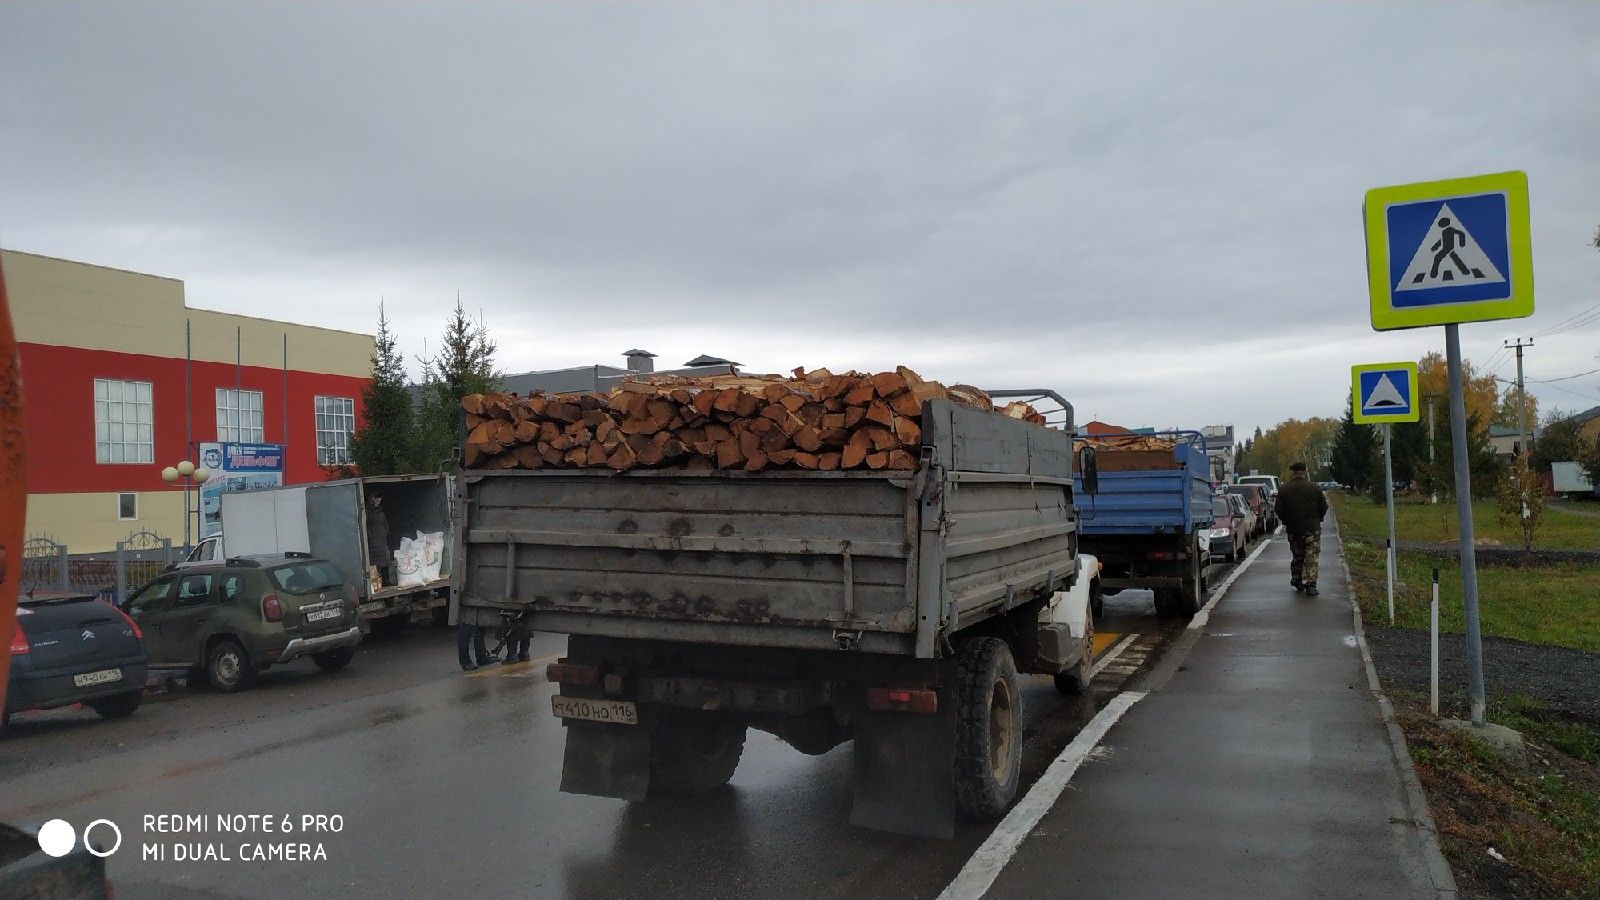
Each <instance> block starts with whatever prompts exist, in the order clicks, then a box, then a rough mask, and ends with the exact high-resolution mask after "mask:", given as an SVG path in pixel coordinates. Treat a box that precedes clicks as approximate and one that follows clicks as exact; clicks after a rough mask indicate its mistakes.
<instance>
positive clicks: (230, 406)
mask: <svg viewBox="0 0 1600 900" xmlns="http://www.w3.org/2000/svg"><path fill="white" fill-rule="evenodd" d="M217 440H219V441H221V442H223V443H225V444H230V443H231V444H259V443H261V442H262V441H263V440H265V437H264V436H263V435H262V431H261V392H260V391H236V390H233V389H232V388H217Z"/></svg>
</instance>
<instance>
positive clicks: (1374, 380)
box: [1350, 362, 1422, 625]
mask: <svg viewBox="0 0 1600 900" xmlns="http://www.w3.org/2000/svg"><path fill="white" fill-rule="evenodd" d="M1419 396H1420V395H1419V393H1418V391H1417V364H1416V363H1412V362H1396V363H1369V364H1367V365H1361V366H1351V367H1350V410H1351V413H1352V416H1353V418H1354V419H1355V421H1356V422H1358V423H1361V424H1363V425H1379V426H1381V427H1382V428H1383V500H1384V511H1385V513H1386V515H1387V518H1388V522H1389V540H1387V541H1386V542H1384V545H1383V568H1384V582H1385V584H1387V586H1388V598H1389V624H1390V625H1393V624H1394V576H1395V570H1396V568H1397V567H1398V565H1399V560H1398V558H1397V557H1396V556H1395V552H1396V551H1395V536H1394V441H1393V436H1392V433H1391V430H1392V427H1393V425H1394V423H1396V422H1418V421H1421V419H1422V409H1421V408H1420V407H1419V406H1417V398H1418V397H1419Z"/></svg>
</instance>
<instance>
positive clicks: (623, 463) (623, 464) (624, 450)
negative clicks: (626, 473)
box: [606, 443, 639, 472]
mask: <svg viewBox="0 0 1600 900" xmlns="http://www.w3.org/2000/svg"><path fill="white" fill-rule="evenodd" d="M638 459H639V458H638V457H637V456H635V455H634V452H633V448H632V447H629V446H628V445H627V444H626V443H624V444H620V445H618V446H617V449H616V452H614V453H612V454H611V458H610V459H607V460H606V465H607V466H610V467H611V468H613V469H616V470H617V471H618V472H621V471H622V470H624V469H631V468H633V464H634V463H636V462H638Z"/></svg>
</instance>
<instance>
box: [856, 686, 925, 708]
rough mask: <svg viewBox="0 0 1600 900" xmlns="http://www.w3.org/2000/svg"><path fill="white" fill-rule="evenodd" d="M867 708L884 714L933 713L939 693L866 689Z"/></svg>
mask: <svg viewBox="0 0 1600 900" xmlns="http://www.w3.org/2000/svg"><path fill="white" fill-rule="evenodd" d="M867 708H868V709H876V710H882V711H886V712H914V713H935V712H938V711H939V692H938V691H930V690H927V689H923V688H867Z"/></svg>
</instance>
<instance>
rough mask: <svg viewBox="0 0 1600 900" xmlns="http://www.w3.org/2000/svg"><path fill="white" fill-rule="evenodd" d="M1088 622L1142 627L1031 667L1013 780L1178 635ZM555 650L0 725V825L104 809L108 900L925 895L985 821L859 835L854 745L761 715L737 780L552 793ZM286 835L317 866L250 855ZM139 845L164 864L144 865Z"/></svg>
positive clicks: (396, 647)
mask: <svg viewBox="0 0 1600 900" xmlns="http://www.w3.org/2000/svg"><path fill="white" fill-rule="evenodd" d="M1225 571H1226V570H1225V569H1222V568H1219V567H1214V568H1213V570H1212V583H1213V584H1215V583H1216V582H1217V581H1219V580H1220V578H1221V576H1222V575H1223V574H1225ZM1096 628H1097V630H1098V631H1099V632H1100V633H1101V635H1102V644H1103V645H1104V646H1106V647H1110V646H1112V645H1115V644H1117V643H1119V642H1120V641H1119V640H1118V639H1117V638H1115V637H1112V636H1111V635H1112V634H1115V635H1126V634H1137V635H1139V637H1137V638H1136V639H1135V640H1134V641H1133V642H1131V643H1129V644H1128V646H1127V647H1126V649H1125V651H1124V654H1123V656H1122V657H1120V658H1119V659H1118V660H1117V661H1116V662H1115V663H1114V664H1112V665H1109V666H1107V667H1106V669H1105V671H1104V672H1102V673H1101V675H1100V676H1099V677H1098V678H1097V679H1096V689H1095V691H1094V692H1093V693H1092V695H1091V696H1089V697H1086V698H1072V699H1067V698H1062V697H1061V696H1059V695H1058V694H1057V693H1056V691H1055V688H1054V687H1053V686H1052V685H1051V683H1050V681H1049V680H1048V679H1046V678H1043V677H1039V676H1024V680H1025V687H1024V692H1023V699H1024V708H1025V710H1026V717H1025V721H1026V730H1025V735H1024V751H1023V752H1024V770H1023V784H1022V789H1023V790H1024V791H1025V790H1026V789H1027V787H1028V785H1030V784H1031V783H1032V781H1033V780H1034V779H1035V778H1037V777H1038V775H1039V774H1040V773H1041V772H1042V771H1043V769H1044V768H1045V767H1046V766H1047V765H1048V764H1049V762H1050V761H1051V759H1053V758H1054V756H1055V755H1056V754H1057V753H1059V752H1060V750H1061V748H1062V747H1063V746H1064V745H1065V744H1066V743H1067V742H1068V741H1070V740H1071V738H1072V737H1073V735H1074V734H1076V732H1077V730H1078V729H1079V728H1080V727H1081V726H1082V725H1083V723H1085V722H1086V721H1088V719H1089V718H1091V717H1092V716H1093V714H1094V712H1095V710H1096V709H1097V708H1098V707H1099V706H1100V705H1102V704H1103V703H1104V702H1105V701H1106V700H1107V699H1108V698H1109V697H1110V696H1111V695H1112V694H1114V693H1115V691H1116V690H1117V689H1118V688H1120V687H1122V686H1123V685H1124V684H1125V683H1126V682H1127V680H1128V679H1130V678H1132V677H1134V673H1135V671H1136V670H1138V669H1140V668H1143V667H1144V666H1145V665H1146V664H1148V662H1149V661H1150V660H1152V659H1153V658H1155V657H1156V656H1158V655H1159V652H1160V648H1161V647H1162V646H1163V645H1164V643H1165V641H1166V639H1167V637H1168V636H1169V635H1171V634H1173V633H1175V631H1176V630H1178V629H1177V628H1176V626H1168V627H1167V628H1166V629H1163V628H1162V627H1161V626H1160V625H1159V623H1158V622H1157V621H1156V619H1155V617H1154V613H1153V610H1152V608H1151V602H1150V595H1149V594H1148V593H1147V592H1143V591H1129V592H1125V593H1123V594H1121V595H1118V596H1117V597H1113V598H1108V599H1107V601H1106V614H1105V615H1104V616H1103V617H1102V618H1101V619H1100V620H1099V621H1097V623H1096ZM564 642H565V641H564V638H562V637H559V636H555V635H538V636H537V637H536V638H535V641H534V645H533V650H532V653H533V656H534V657H535V659H534V662H533V663H530V664H521V665H515V666H507V667H499V666H496V667H493V668H490V669H486V670H481V671H480V672H479V673H474V674H471V675H464V674H463V673H461V672H460V670H459V669H458V668H457V666H456V661H455V648H454V644H455V642H454V637H453V634H451V633H447V632H444V631H435V630H428V629H421V630H416V631H412V632H408V633H407V634H404V635H402V636H400V637H398V638H390V639H375V640H373V641H371V642H369V643H367V644H363V646H362V648H361V652H360V653H359V654H358V656H357V658H356V660H355V662H354V663H352V664H351V666H350V668H348V669H346V670H345V671H343V672H339V673H334V674H324V673H321V672H319V671H317V670H316V669H315V668H314V667H313V666H312V665H311V663H310V662H309V661H302V662H300V663H295V664H292V665H290V666H288V667H285V668H284V669H282V670H275V671H272V672H269V673H267V674H266V675H265V676H264V677H263V679H262V683H261V685H260V686H259V687H258V688H256V689H255V690H253V691H249V692H246V693H242V694H237V695H219V694H214V693H210V692H207V691H200V690H194V691H191V690H185V689H179V690H176V691H174V692H172V693H170V694H167V695H165V696H161V697H152V698H150V699H148V700H147V701H146V704H145V705H144V706H143V707H142V708H141V709H140V710H139V711H138V713H136V714H135V715H134V716H133V717H132V718H130V719H126V720H123V721H120V722H104V721H101V720H99V719H98V718H97V717H96V716H95V715H94V714H93V713H92V712H88V711H75V710H62V711H56V712H50V713H34V714H23V715H19V716H17V717H16V718H15V719H14V720H13V723H12V726H11V727H10V728H9V729H8V730H7V732H6V733H5V734H4V735H0V820H5V821H12V822H22V823H31V824H34V825H37V824H39V823H41V822H43V821H45V820H47V819H51V818H63V819H66V820H67V821H69V822H71V823H72V824H73V825H74V826H76V827H78V828H79V829H81V828H82V827H83V826H84V825H85V824H87V823H88V822H90V821H92V820H95V819H101V818H104V819H109V820H111V821H112V822H114V823H116V825H117V826H118V827H119V828H120V830H121V832H122V835H123V844H122V846H121V847H120V848H119V849H118V851H117V852H116V853H115V854H114V855H113V856H112V857H111V858H110V859H109V860H108V862H109V871H110V874H111V877H112V879H113V880H114V882H115V884H116V886H117V891H118V896H119V897H121V898H144V897H150V898H155V897H169V898H200V897H258V896H261V897H265V896H283V895H285V894H286V893H287V894H292V895H299V896H328V895H335V894H343V895H348V896H388V897H398V896H463V897H473V896H493V897H499V896H550V897H574V898H587V897H612V896H618V895H622V894H630V895H634V896H662V897H667V896H672V897H682V896H697V897H748V896H751V895H752V894H757V895H759V896H763V897H807V898H810V897H920V898H926V897H933V896H936V895H937V894H938V893H939V891H940V890H942V889H943V888H944V886H945V885H946V884H947V883H948V882H949V881H950V879H951V878H952V877H953V876H954V875H955V873H956V872H957V871H959V870H960V868H961V866H962V865H963V864H964V863H965V861H966V859H967V857H968V856H969V855H970V854H971V852H972V851H973V850H974V849H975V848H976V847H977V846H978V845H979V844H980V843H981V842H982V841H983V839H984V838H985V837H986V836H987V835H988V833H989V831H990V829H991V828H992V824H991V823H969V824H966V825H964V826H962V827H961V828H960V829H959V830H958V832H957V835H956V838H955V839H954V840H953V841H932V840H925V839H920V838H909V837H902V836H897V835H890V834H883V833H878V832H873V831H867V830H863V829H858V828H854V827H852V826H850V825H849V822H848V820H849V811H850V792H851V786H850V773H851V757H850V747H849V745H845V746H843V747H839V748H836V749H834V750H833V751H832V752H830V753H828V754H826V755H824V756H821V757H808V756H804V755H802V754H800V753H798V752H796V751H794V750H792V749H790V748H789V747H788V746H787V745H784V744H783V743H781V742H779V741H778V740H777V739H776V738H773V737H771V736H770V735H767V734H764V733H762V732H757V731H754V730H752V731H751V732H750V734H749V739H748V742H747V744H746V749H745V754H744V758H743V760H742V762H741V764H740V767H739V770H738V772H737V774H736V775H735V776H734V779H733V782H732V784H731V786H730V787H729V788H728V789H724V790H720V791H717V792H715V793H713V794H710V795H707V796H705V797H700V798H693V799H683V798H670V799H661V800H655V799H652V800H650V801H648V802H645V803H640V804H628V803H624V802H621V801H613V800H605V799H600V798H594V797H582V796H573V795H568V794H562V793H560V792H559V791H558V790H557V786H558V783H559V778H560V769H561V752H562V743H563V735H562V729H561V726H560V724H559V723H558V721H557V720H556V719H555V718H553V717H552V716H551V714H550V700H549V698H550V695H551V693H552V686H551V685H550V684H548V683H547V682H546V680H545V678H544V665H543V663H544V662H547V661H549V660H550V659H552V658H554V657H555V656H556V655H558V654H559V653H560V652H561V649H562V647H563V646H564ZM158 814H168V815H183V816H192V815H199V816H202V817H204V830H192V829H191V830H185V831H182V832H180V833H167V832H161V831H156V830H153V829H151V828H150V827H148V825H149V824H150V823H147V822H146V819H145V817H146V816H154V815H158ZM219 814H221V815H229V816H233V815H239V814H244V815H249V814H270V815H271V816H273V821H274V823H275V824H274V826H273V827H274V829H275V830H273V831H272V832H265V831H262V830H260V829H259V827H258V828H257V829H256V830H253V831H248V832H244V833H225V832H220V831H219V829H218V823H217V821H216V818H217V816H218V815H219ZM315 814H326V815H330V816H331V815H338V816H342V817H343V823H342V830H340V831H338V832H331V831H324V832H322V833H310V834H307V833H302V832H301V831H300V830H299V828H298V827H296V828H295V829H294V830H293V831H291V832H289V833H282V832H281V831H278V830H276V829H277V826H278V824H280V823H281V822H282V821H283V818H282V817H284V816H285V815H287V816H289V817H291V822H292V823H293V824H294V825H296V826H298V825H299V824H300V821H301V820H300V817H301V816H303V815H315ZM95 837H96V839H97V841H101V842H109V837H110V832H109V830H108V829H106V828H104V827H103V826H102V827H101V828H100V829H99V830H97V831H96V832H95ZM302 842H303V843H305V844H307V845H308V847H307V851H308V852H310V853H311V854H313V855H315V854H316V853H317V848H318V846H320V849H321V853H322V854H325V856H326V859H311V860H306V861H286V860H281V859H268V860H251V859H247V858H245V857H246V856H248V855H250V854H252V853H271V852H273V851H272V849H271V845H283V844H290V845H298V844H300V843H302ZM258 846H260V847H261V848H262V849H260V850H257V849H256V848H257V847H258ZM150 847H153V848H158V849H159V852H160V853H162V854H163V855H164V856H165V859H160V860H158V859H150V858H142V857H144V856H145V854H146V852H149V850H148V848H150ZM297 849H298V848H297ZM180 853H187V854H189V855H194V856H201V857H205V856H207V855H208V854H210V855H212V856H215V857H219V858H202V859H199V860H189V859H185V860H182V861H179V860H176V859H175V858H174V857H176V856H177V855H178V854H180ZM220 857H226V858H220Z"/></svg>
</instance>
